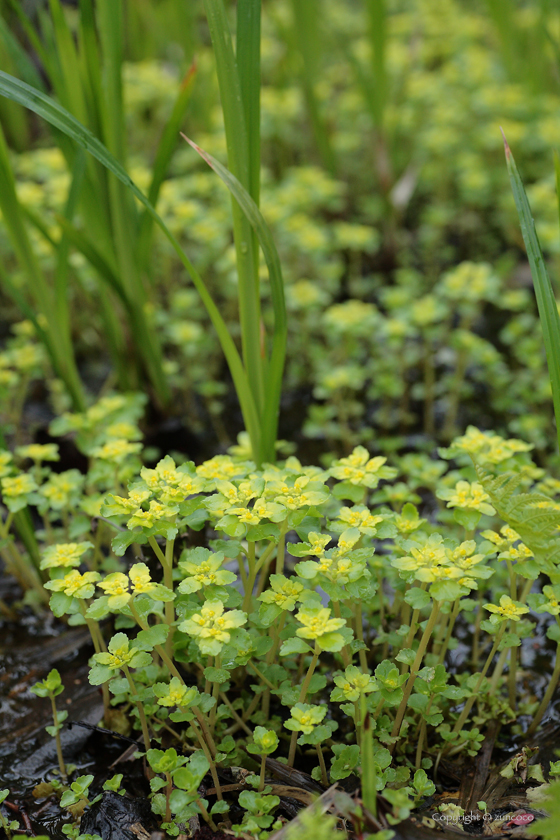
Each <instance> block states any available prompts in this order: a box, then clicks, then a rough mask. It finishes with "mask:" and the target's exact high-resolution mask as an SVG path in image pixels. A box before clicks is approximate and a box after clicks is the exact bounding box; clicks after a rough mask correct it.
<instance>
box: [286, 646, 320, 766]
mask: <svg viewBox="0 0 560 840" xmlns="http://www.w3.org/2000/svg"><path fill="white" fill-rule="evenodd" d="M320 653H321V649H320V647H319V645H318V644H317V642H315V650H314V651H313V658H312V659H311V663H310V665H309V668H308V669H307V674H306V675H305V679H304V681H303V685H302V686H301V691H300V693H299V699H298V703H305V698H306V697H307V691H308V689H309V684H310V682H311V677H312V676H313V674H314V672H315V668H316V666H317V662H318V661H319V655H320ZM297 737H298V734H297V732H292V737H291V740H290V752H289V755H288V767H293V766H294V759H295V757H296V742H297Z"/></svg>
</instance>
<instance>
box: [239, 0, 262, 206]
mask: <svg viewBox="0 0 560 840" xmlns="http://www.w3.org/2000/svg"><path fill="white" fill-rule="evenodd" d="M236 47H237V48H236V58H237V68H238V72H239V87H240V90H241V99H242V102H243V111H244V113H245V126H246V129H247V152H248V155H249V180H248V185H247V192H248V193H249V195H250V196H251V198H252V199H253V201H254V202H255V204H256V205H257V206H258V205H259V201H260V181H261V85H260V80H261V0H238V3H237V39H236Z"/></svg>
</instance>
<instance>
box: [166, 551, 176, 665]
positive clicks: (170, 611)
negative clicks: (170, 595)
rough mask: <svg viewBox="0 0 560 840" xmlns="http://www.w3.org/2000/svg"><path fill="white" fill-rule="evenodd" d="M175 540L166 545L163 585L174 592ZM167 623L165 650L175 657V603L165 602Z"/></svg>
mask: <svg viewBox="0 0 560 840" xmlns="http://www.w3.org/2000/svg"><path fill="white" fill-rule="evenodd" d="M174 544H175V540H167V541H166V543H165V563H164V565H163V583H164V585H165V586H167V588H168V589H170V590H171V591H172V592H173V547H174ZM164 609H165V623H166V624H167V625H168V627H169V633H168V634H167V639H166V640H165V650H166V651H167V653H168V655H169V656H173V635H174V633H175V607H174V605H173V601H166V602H165V607H164Z"/></svg>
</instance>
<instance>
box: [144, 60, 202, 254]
mask: <svg viewBox="0 0 560 840" xmlns="http://www.w3.org/2000/svg"><path fill="white" fill-rule="evenodd" d="M195 78H196V64H195V63H194V62H193V63H192V64H191V66H190V67H189V69H188V70H187V73H186V74H185V78H184V79H183V81H182V83H181V87H180V89H179V93H178V94H177V98H176V99H175V103H174V105H173V110H172V112H171V116H170V117H169V120H168V121H167V124H166V126H165V130H164V132H163V135H162V138H161V140H160V143H159V146H158V150H157V153H156V157H155V160H154V165H153V167H152V181H151V183H150V189H149V190H148V201H149V202H150V203H151V204H153V206H154V207H155V206H156V205H157V200H158V197H159V191H160V189H161V185H162V183H163V181H164V178H165V176H166V174H167V169H168V166H169V161H170V160H171V156H172V154H173V151H174V149H175V147H176V144H177V137H178V135H179V130H180V128H181V122H182V121H183V117H184V116H185V111H186V110H187V108H188V105H189V102H190V100H191V96H192V91H193V87H194V81H195ZM152 227H153V218H152V216H150V214H149V213H148V212H147V211H146V210H145V211H144V213H143V215H142V219H141V222H140V233H139V237H138V238H139V246H140V256H139V264H140V266H141V267H144V266H146V265H147V263H148V258H149V253H150V248H151V242H152V238H151V232H152Z"/></svg>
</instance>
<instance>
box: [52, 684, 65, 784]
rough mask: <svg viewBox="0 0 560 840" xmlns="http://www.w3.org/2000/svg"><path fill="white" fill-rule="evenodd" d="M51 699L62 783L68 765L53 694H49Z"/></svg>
mask: <svg viewBox="0 0 560 840" xmlns="http://www.w3.org/2000/svg"><path fill="white" fill-rule="evenodd" d="M49 697H50V698H51V707H52V716H53V722H54V728H55V735H54V739H55V742H56V756H57V758H58V769H59V770H60V776H61V778H62V781H63V782H66V779H67V775H66V765H65V764H64V757H63V755H62V743H61V741H60V730H59V728H58V714H57V711H56V701H55V699H54V694H52V693H51V692H49Z"/></svg>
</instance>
